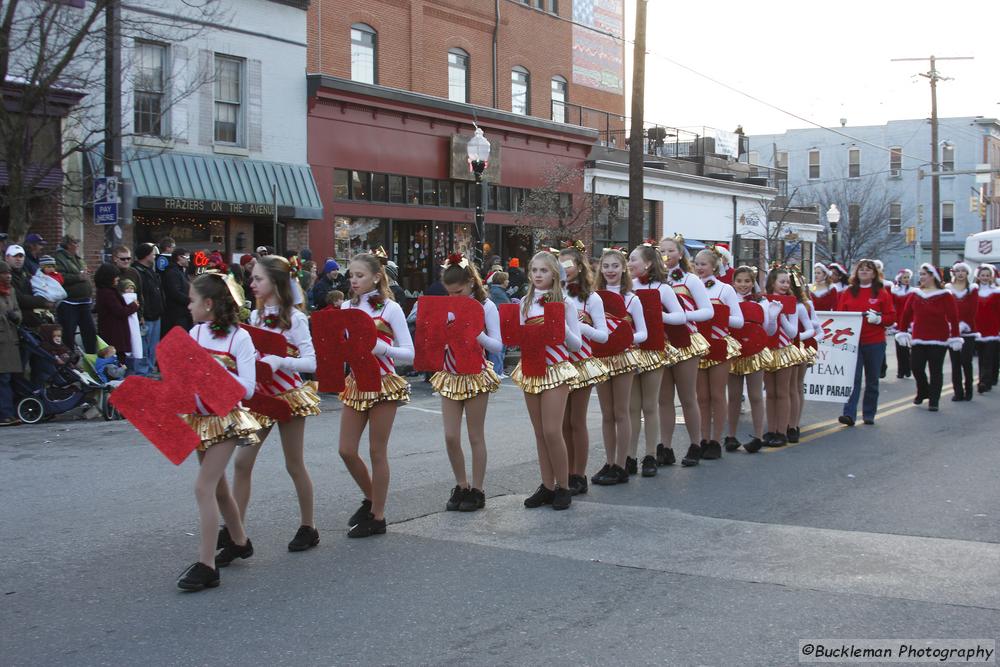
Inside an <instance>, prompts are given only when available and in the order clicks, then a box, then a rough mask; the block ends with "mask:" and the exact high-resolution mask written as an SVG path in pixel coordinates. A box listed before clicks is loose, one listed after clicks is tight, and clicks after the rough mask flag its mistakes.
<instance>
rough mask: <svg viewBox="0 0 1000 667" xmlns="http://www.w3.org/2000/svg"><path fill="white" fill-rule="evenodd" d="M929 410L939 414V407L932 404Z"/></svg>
mask: <svg viewBox="0 0 1000 667" xmlns="http://www.w3.org/2000/svg"><path fill="white" fill-rule="evenodd" d="M927 409H928V410H930V411H931V412H937V411H938V406H937V405H936V404H934V403H931V404H930V405H928V406H927Z"/></svg>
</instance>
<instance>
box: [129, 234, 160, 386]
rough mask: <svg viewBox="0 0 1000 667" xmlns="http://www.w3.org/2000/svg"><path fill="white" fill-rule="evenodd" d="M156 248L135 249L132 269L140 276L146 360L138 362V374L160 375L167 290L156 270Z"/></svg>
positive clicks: (140, 299)
mask: <svg viewBox="0 0 1000 667" xmlns="http://www.w3.org/2000/svg"><path fill="white" fill-rule="evenodd" d="M156 258H157V252H156V246H155V245H153V244H152V243H140V244H139V246H138V247H137V248H136V249H135V262H134V263H133V264H132V268H134V269H135V272H136V273H137V274H138V276H139V283H138V285H137V286H138V288H139V303H140V304H142V307H141V309H140V310H139V312H140V313H141V314H142V321H143V326H142V328H141V333H142V358H141V359H137V360H136V373H138V374H139V375H150V374H151V373H153V372H155V371H156V346H157V345H159V344H160V324H161V319H162V318H163V288H162V287H161V286H160V273H159V272H158V271H157V270H156Z"/></svg>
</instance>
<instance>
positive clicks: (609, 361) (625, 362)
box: [599, 348, 643, 378]
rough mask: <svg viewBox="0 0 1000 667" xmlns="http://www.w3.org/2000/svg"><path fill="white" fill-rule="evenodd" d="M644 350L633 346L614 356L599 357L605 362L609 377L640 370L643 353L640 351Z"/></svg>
mask: <svg viewBox="0 0 1000 667" xmlns="http://www.w3.org/2000/svg"><path fill="white" fill-rule="evenodd" d="M642 351H643V350H637V349H635V348H631V349H628V350H625V351H624V352H621V353H619V354H616V355H614V356H612V357H599V358H600V360H601V363H602V364H604V368H605V369H606V370H607V371H608V377H609V378H613V377H615V376H618V375H625V374H626V373H636V372H639V368H640V367H641V366H642V359H641V357H642V355H640V354H639V352H642Z"/></svg>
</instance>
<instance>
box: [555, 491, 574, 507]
mask: <svg viewBox="0 0 1000 667" xmlns="http://www.w3.org/2000/svg"><path fill="white" fill-rule="evenodd" d="M572 504H573V493H572V492H571V491H570V490H569V489H564V488H562V487H561V486H557V487H556V490H555V491H553V492H552V509H554V510H564V509H568V508H569V506H570V505H572Z"/></svg>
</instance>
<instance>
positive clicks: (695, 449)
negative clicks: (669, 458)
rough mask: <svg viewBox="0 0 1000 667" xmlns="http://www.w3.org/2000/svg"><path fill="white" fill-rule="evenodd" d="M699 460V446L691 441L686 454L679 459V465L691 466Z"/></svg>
mask: <svg viewBox="0 0 1000 667" xmlns="http://www.w3.org/2000/svg"><path fill="white" fill-rule="evenodd" d="M700 460H701V447H699V446H698V445H696V444H694V443H693V442H692V443H691V446H690V447H688V452H687V454H685V455H684V458H683V459H681V465H682V466H686V467H688V468H690V467H691V466H696V465H698V461H700Z"/></svg>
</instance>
